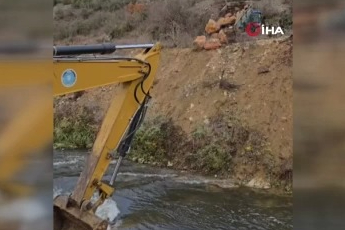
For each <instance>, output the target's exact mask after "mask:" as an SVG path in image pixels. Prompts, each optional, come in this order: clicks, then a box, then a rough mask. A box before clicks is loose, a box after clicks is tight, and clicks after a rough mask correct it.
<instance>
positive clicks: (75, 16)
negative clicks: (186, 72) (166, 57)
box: [54, 0, 211, 47]
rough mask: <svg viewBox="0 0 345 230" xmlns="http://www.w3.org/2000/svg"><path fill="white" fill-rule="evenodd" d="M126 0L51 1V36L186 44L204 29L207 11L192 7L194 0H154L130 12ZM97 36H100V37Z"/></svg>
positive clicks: (62, 39) (61, 39) (58, 39)
mask: <svg viewBox="0 0 345 230" xmlns="http://www.w3.org/2000/svg"><path fill="white" fill-rule="evenodd" d="M129 2H130V1H128V0H106V1H98V0H89V1H86V0H61V1H55V3H56V5H55V7H54V23H55V30H54V31H55V32H54V40H55V42H58V43H72V42H74V40H75V39H76V38H78V37H80V36H84V37H85V38H97V39H98V40H99V39H100V40H103V41H109V42H110V41H114V40H116V41H118V39H124V38H126V39H127V38H133V37H134V38H137V37H140V38H141V39H139V40H145V41H143V42H148V41H150V42H155V41H160V42H162V43H163V45H164V46H166V47H177V46H178V47H188V46H190V44H191V43H192V40H193V39H194V37H195V36H197V35H200V34H203V33H204V26H205V24H206V22H207V20H208V19H209V18H210V17H211V12H209V13H208V12H202V11H200V10H195V9H193V7H194V6H195V4H196V2H197V1H195V0H170V1H165V0H157V1H153V2H151V3H150V4H148V5H145V8H144V10H142V11H139V12H135V13H134V14H131V13H130V12H128V10H127V5H128V3H129ZM100 37H101V38H100Z"/></svg>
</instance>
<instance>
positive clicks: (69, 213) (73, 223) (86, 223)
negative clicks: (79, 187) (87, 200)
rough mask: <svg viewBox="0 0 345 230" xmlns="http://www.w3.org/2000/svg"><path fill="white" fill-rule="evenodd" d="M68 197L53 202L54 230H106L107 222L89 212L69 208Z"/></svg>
mask: <svg viewBox="0 0 345 230" xmlns="http://www.w3.org/2000/svg"><path fill="white" fill-rule="evenodd" d="M67 201H68V197H66V196H58V197H57V198H56V199H55V200H54V230H106V229H107V227H108V222H107V221H106V220H102V219H101V218H99V217H97V216H96V215H95V214H94V213H92V212H89V211H82V210H80V209H79V208H78V207H75V206H70V204H69V203H68V202H67Z"/></svg>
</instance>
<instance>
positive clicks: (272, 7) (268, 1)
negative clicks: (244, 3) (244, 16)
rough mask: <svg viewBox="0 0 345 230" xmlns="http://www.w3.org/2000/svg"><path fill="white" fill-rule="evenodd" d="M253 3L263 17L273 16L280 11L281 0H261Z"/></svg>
mask: <svg viewBox="0 0 345 230" xmlns="http://www.w3.org/2000/svg"><path fill="white" fill-rule="evenodd" d="M253 5H254V7H255V8H257V9H260V10H261V12H262V14H263V15H264V16H265V17H273V16H276V15H278V14H279V13H281V12H282V0H261V1H256V2H255V3H254V4H253Z"/></svg>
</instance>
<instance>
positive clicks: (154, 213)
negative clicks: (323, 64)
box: [54, 152, 292, 230]
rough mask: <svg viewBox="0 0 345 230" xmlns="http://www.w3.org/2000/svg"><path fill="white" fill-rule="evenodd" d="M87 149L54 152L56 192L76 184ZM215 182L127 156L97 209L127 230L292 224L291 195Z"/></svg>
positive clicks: (272, 228) (284, 229)
mask: <svg viewBox="0 0 345 230" xmlns="http://www.w3.org/2000/svg"><path fill="white" fill-rule="evenodd" d="M86 155H87V153H85V152H55V153H54V195H58V194H66V193H70V192H71V191H72V190H73V188H74V186H75V183H76V181H77V179H78V176H79V174H80V172H81V170H82V168H83V165H84V160H85V157H86ZM113 167H114V165H111V167H110V169H109V172H108V173H107V174H106V179H109V178H110V175H111V170H112V169H113ZM214 182H217V184H222V183H221V182H222V181H219V180H213V179H212V178H204V177H198V176H194V175H188V174H185V173H180V172H176V171H173V170H168V169H157V168H152V167H148V166H144V165H138V164H133V163H130V162H124V164H123V166H122V167H121V169H120V174H119V175H118V177H117V182H116V192H115V194H114V196H113V197H112V199H111V200H107V202H106V203H105V204H104V205H103V206H102V207H100V208H99V210H97V215H99V216H100V217H102V218H108V219H110V220H112V219H114V220H115V221H114V222H116V224H115V226H114V227H113V229H122V230H132V229H133V230H134V229H136V230H137V229H138V230H139V229H143V230H144V229H145V230H146V229H147V230H149V229H166V230H168V229H169V230H179V229H181V230H199V229H200V230H202V229H212V230H213V229H224V230H225V229H226V230H232V229H234V230H235V229H236V230H247V229H248V230H249V229H253V230H254V229H257V230H290V229H292V197H289V196H277V195H273V194H270V193H267V192H263V191H255V190H253V189H249V188H237V187H235V186H232V185H231V183H230V182H226V181H225V182H224V181H223V182H224V183H223V185H224V186H222V187H223V188H221V187H219V186H216V185H215V183H214ZM225 185H226V186H225Z"/></svg>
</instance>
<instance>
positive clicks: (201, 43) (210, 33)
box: [193, 5, 249, 50]
mask: <svg viewBox="0 0 345 230" xmlns="http://www.w3.org/2000/svg"><path fill="white" fill-rule="evenodd" d="M236 8H237V7H236ZM248 8H249V6H248V5H245V6H244V7H243V9H239V8H237V9H235V11H234V14H232V13H231V12H227V13H226V14H225V15H224V16H223V17H219V18H218V20H217V21H215V20H213V19H210V20H209V21H208V22H207V24H206V26H205V35H202V36H197V37H196V38H195V40H194V42H193V46H194V49H196V50H202V49H205V50H214V49H218V48H220V47H221V46H222V45H223V44H228V42H229V37H230V36H231V35H232V34H233V33H234V29H233V26H234V25H235V23H236V20H237V19H239V18H240V17H241V15H243V13H244V11H245V10H247V9H248Z"/></svg>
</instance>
